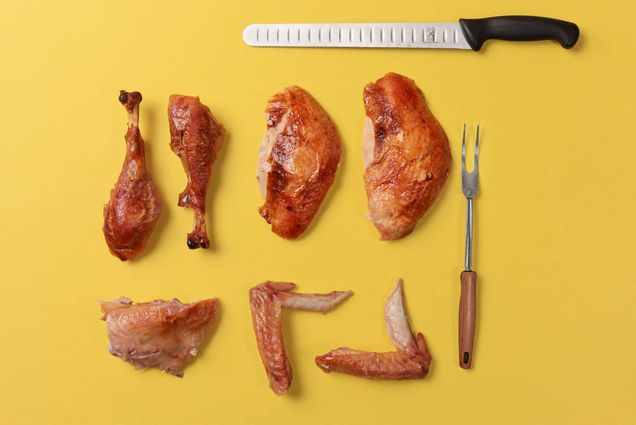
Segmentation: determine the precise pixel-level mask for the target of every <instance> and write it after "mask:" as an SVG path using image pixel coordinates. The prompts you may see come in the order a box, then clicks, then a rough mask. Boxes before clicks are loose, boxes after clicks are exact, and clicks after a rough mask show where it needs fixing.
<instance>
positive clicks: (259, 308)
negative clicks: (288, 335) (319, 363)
mask: <svg viewBox="0 0 636 425" xmlns="http://www.w3.org/2000/svg"><path fill="white" fill-rule="evenodd" d="M293 287H294V284H293V283H283V282H265V283H262V284H260V285H258V286H256V287H254V288H252V289H250V305H251V307H252V323H253V325H254V333H255V334H256V342H257V345H258V352H259V353H260V355H261V359H262V360H263V365H264V366H265V371H266V372H267V378H268V379H269V386H270V387H271V388H272V390H273V391H274V392H275V393H276V394H277V395H281V394H285V392H287V390H288V389H289V386H290V385H291V381H292V368H291V365H290V364H289V359H288V358H287V354H286V353H285V343H284V342H283V329H282V323H283V322H282V311H283V308H282V305H281V301H280V299H279V298H278V296H277V294H278V292H279V291H288V290H290V289H292V288H293Z"/></svg>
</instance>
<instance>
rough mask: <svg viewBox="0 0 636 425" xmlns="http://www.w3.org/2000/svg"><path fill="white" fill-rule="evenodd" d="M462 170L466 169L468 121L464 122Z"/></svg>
mask: <svg viewBox="0 0 636 425" xmlns="http://www.w3.org/2000/svg"><path fill="white" fill-rule="evenodd" d="M462 171H464V172H465V171H466V123H464V134H463V136H462Z"/></svg>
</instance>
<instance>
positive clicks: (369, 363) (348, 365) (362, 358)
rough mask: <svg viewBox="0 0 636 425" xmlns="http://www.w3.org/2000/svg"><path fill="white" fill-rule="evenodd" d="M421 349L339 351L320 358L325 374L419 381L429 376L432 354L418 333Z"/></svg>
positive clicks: (336, 350)
mask: <svg viewBox="0 0 636 425" xmlns="http://www.w3.org/2000/svg"><path fill="white" fill-rule="evenodd" d="M416 341H417V349H414V350H409V351H402V350H398V351H391V352H386V353H374V352H369V351H358V350H352V349H349V348H338V349H335V350H332V351H330V352H328V353H327V354H324V355H322V356H318V357H316V364H317V365H318V367H320V368H321V369H322V370H323V371H325V372H327V373H329V372H340V373H347V374H349V375H356V376H361V377H363V378H370V379H389V380H398V379H418V378H424V377H425V376H426V375H427V374H428V366H429V364H430V362H431V355H430V353H429V351H428V348H427V347H426V342H425V340H424V336H423V335H422V334H421V333H419V334H417V339H416Z"/></svg>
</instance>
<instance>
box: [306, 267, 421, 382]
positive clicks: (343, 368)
mask: <svg viewBox="0 0 636 425" xmlns="http://www.w3.org/2000/svg"><path fill="white" fill-rule="evenodd" d="M384 321H385V323H386V330H387V333H388V334H389V338H391V341H393V345H395V347H396V348H397V351H391V352H385V353H373V352H369V351H358V350H352V349H350V348H344V347H343V348H337V349H335V350H332V351H330V352H328V353H327V354H324V355H322V356H318V357H316V364H317V365H318V367H320V368H321V369H322V370H323V371H325V372H327V373H328V372H341V373H348V374H350V375H356V376H362V377H364V378H371V379H390V380H398V379H416V378H424V377H425V376H426V374H427V373H428V367H429V365H430V364H431V354H430V353H429V351H428V348H427V346H426V341H425V340H424V335H422V334H421V333H418V334H417V336H414V335H413V333H412V332H411V328H410V327H409V321H408V318H407V317H406V312H405V310H404V298H403V295H402V280H401V279H400V280H398V283H397V285H396V287H395V289H394V290H393V292H392V293H391V295H390V296H389V299H388V300H387V302H386V306H385V307H384Z"/></svg>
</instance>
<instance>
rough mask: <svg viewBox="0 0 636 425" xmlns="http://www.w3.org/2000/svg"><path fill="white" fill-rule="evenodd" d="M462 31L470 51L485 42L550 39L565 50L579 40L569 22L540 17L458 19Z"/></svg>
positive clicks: (576, 29)
mask: <svg viewBox="0 0 636 425" xmlns="http://www.w3.org/2000/svg"><path fill="white" fill-rule="evenodd" d="M459 24H460V25H461V28H462V32H463V33H464V37H466V41H468V44H469V45H470V47H471V49H473V50H474V51H479V50H480V49H481V46H482V45H483V44H484V42H485V41H486V40H490V39H497V40H509V41H536V40H554V41H558V42H559V43H560V44H561V46H563V47H565V48H566V49H569V48H571V47H573V46H574V45H575V44H576V42H577V40H578V39H579V27H578V26H577V25H576V24H575V23H572V22H567V21H561V20H558V19H552V18H543V17H540V16H497V17H492V18H482V19H460V20H459Z"/></svg>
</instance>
